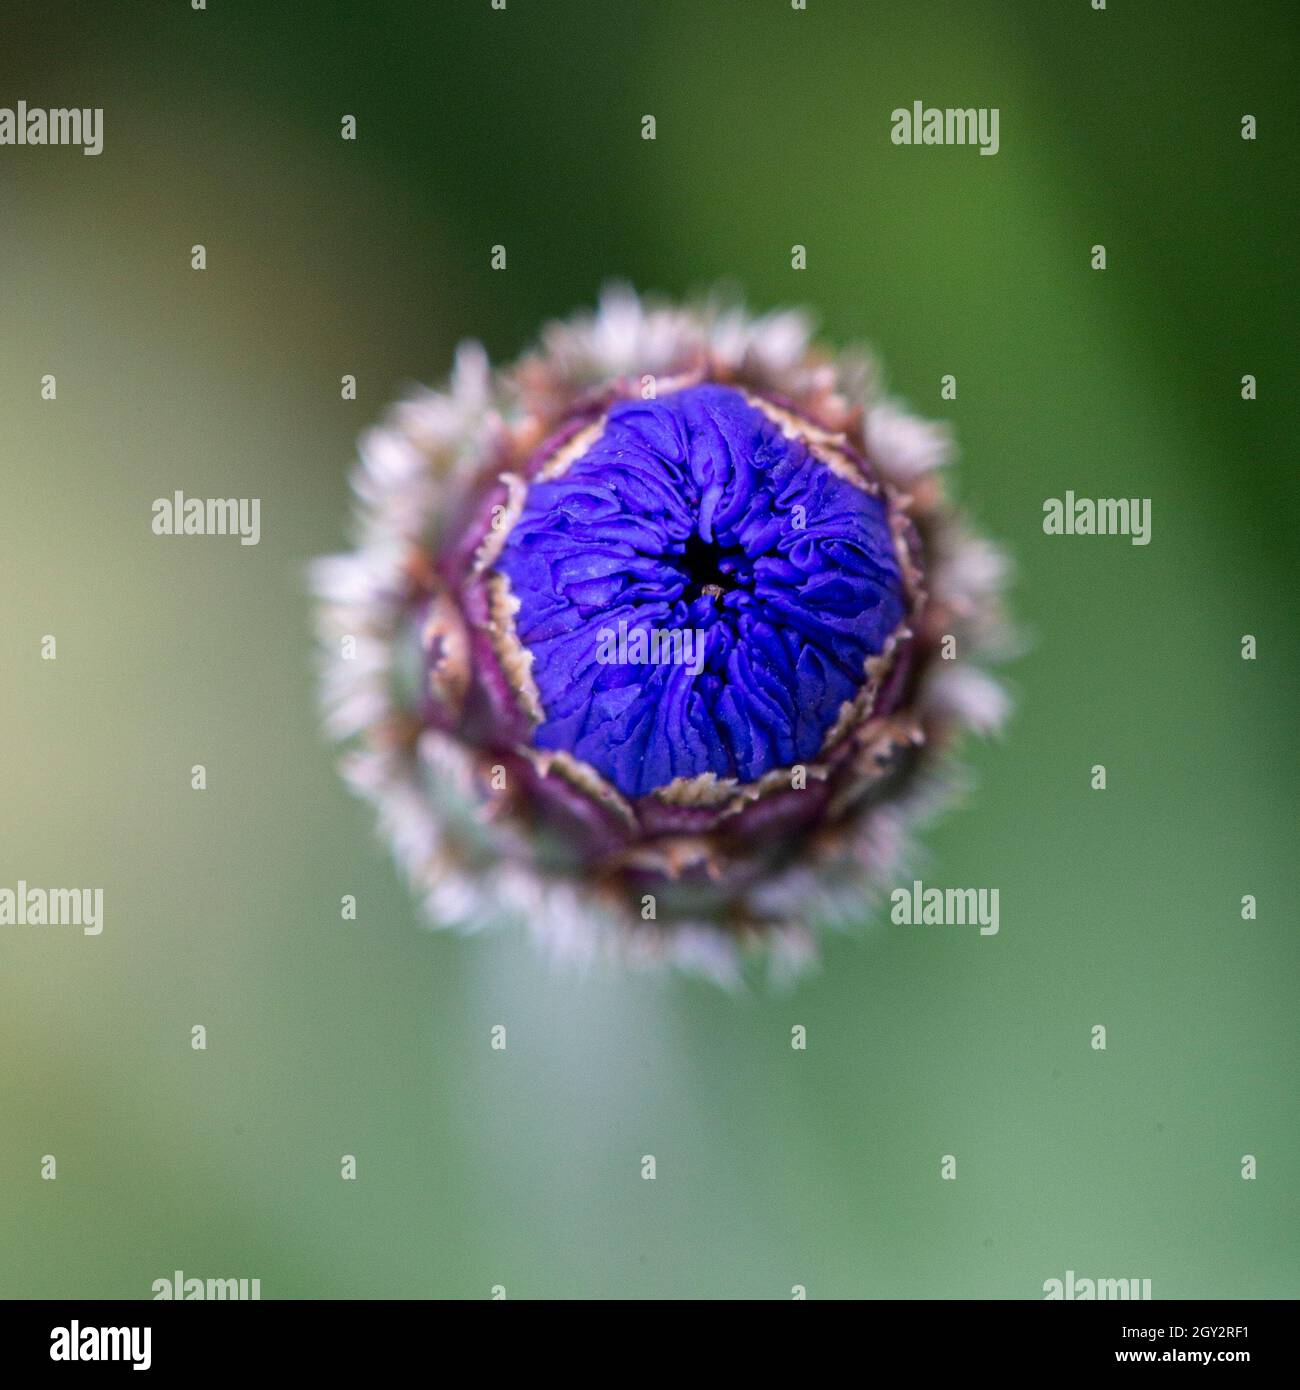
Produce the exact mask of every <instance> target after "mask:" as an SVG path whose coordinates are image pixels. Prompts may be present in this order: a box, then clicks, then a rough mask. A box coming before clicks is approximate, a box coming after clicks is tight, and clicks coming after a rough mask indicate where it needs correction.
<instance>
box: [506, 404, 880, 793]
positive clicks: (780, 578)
mask: <svg viewBox="0 0 1300 1390" xmlns="http://www.w3.org/2000/svg"><path fill="white" fill-rule="evenodd" d="M497 568H498V569H499V570H500V571H501V572H502V573H504V574H505V575H506V576H507V577H508V579H509V581H510V586H511V590H512V592H513V593H514V595H515V596H516V598H517V599H518V600H519V609H518V612H517V614H516V617H515V625H516V634H517V636H518V638H519V640H520V641H521V642H522V643H523V644H524V645H525V646H526V647H527V648H528V649H529V650H530V651H531V652H532V655H533V667H532V672H533V678H534V680H535V681H536V684H537V688H538V691H539V693H540V696H541V702H542V707H543V710H544V712H545V720H544V722H543V723H542V724H541V725H540V726H539V727H538V728H537V730H536V733H535V742H536V745H537V746H538V747H539V748H549V749H563V750H566V751H568V752H569V753H572V754H573V755H574V756H575V757H577V758H581V759H583V760H585V761H586V762H588V763H590V764H591V765H592V766H593V767H595V768H596V769H597V770H598V771H599V772H600V773H601V774H602V775H603V776H604V777H605V778H606V779H607V780H608V781H610V782H612V783H613V784H614V786H616V787H617V788H618V789H619V790H620V791H622V792H623V793H624V794H625V795H628V796H640V795H644V794H645V793H647V792H650V791H653V790H654V789H655V788H657V787H662V786H665V785H666V784H667V783H669V782H671V781H672V780H673V779H674V778H677V777H694V776H697V775H698V774H700V773H705V772H713V773H716V774H717V775H718V776H719V777H736V778H739V779H740V780H741V781H745V782H748V781H752V780H754V779H755V778H757V777H760V776H762V774H763V773H765V772H767V771H768V770H769V769H771V768H774V767H781V766H786V765H789V764H791V763H796V762H803V761H806V760H808V759H810V758H812V757H814V756H815V755H816V753H817V752H818V750H819V748H820V747H821V744H822V741H823V739H824V737H825V735H826V733H827V731H828V730H829V728H830V727H831V725H832V724H833V723H834V721H835V719H836V716H837V715H838V713H839V710H840V706H841V705H842V704H843V702H844V701H845V700H850V699H852V698H853V696H854V695H855V694H856V693H857V691H858V689H859V688H860V687H861V685H862V683H863V680H864V671H863V663H864V661H865V660H866V658H867V657H868V656H871V655H874V654H876V653H878V652H879V651H880V650H881V649H882V647H883V646H884V644H885V641H886V640H887V638H888V636H889V634H890V633H891V632H892V631H893V630H894V629H895V628H896V627H897V626H898V623H899V622H900V620H901V619H902V617H903V614H904V612H905V608H906V598H905V594H904V588H903V580H902V576H901V575H900V573H899V567H898V563H897V560H896V558H895V554H894V547H893V543H892V539H891V535H890V529H889V521H888V517H887V514H886V509H885V504H884V502H883V501H882V500H881V499H880V498H878V497H874V496H871V495H870V494H868V493H867V492H865V491H863V490H862V489H861V488H859V487H855V486H854V485H853V484H852V483H851V482H848V481H846V480H845V479H843V478H841V477H839V476H838V475H837V474H836V473H834V472H833V471H832V470H831V469H830V468H828V467H827V466H826V464H825V463H823V462H822V461H821V460H819V459H817V458H816V457H815V456H814V455H813V454H811V453H810V452H809V451H808V449H807V448H806V447H805V446H804V444H803V443H802V442H801V441H800V440H798V439H789V438H787V437H786V436H785V435H784V434H783V433H782V431H781V430H780V429H779V428H778V427H777V426H776V425H775V424H774V423H773V422H772V421H771V420H769V419H768V417H767V416H766V415H765V414H764V413H763V412H762V411H760V410H758V409H756V408H755V407H754V406H752V405H751V404H750V403H749V402H748V401H747V400H746V399H745V398H744V396H743V395H741V393H740V392H739V391H736V390H734V389H732V388H731V387H726V386H717V385H700V386H692V387H689V388H686V389H684V390H681V391H677V392H674V393H673V394H671V395H665V396H663V397H661V398H660V399H658V400H654V401H625V402H623V403H621V404H618V405H616V406H614V407H613V408H612V409H611V410H610V412H609V415H608V419H607V422H606V427H605V429H604V431H603V433H602V434H601V436H600V438H599V439H598V440H597V441H596V442H595V443H594V444H593V445H592V446H591V447H590V448H589V449H588V450H587V452H586V453H585V454H583V455H582V456H581V457H580V458H579V459H578V460H577V461H576V462H574V463H573V464H572V465H571V466H570V467H569V469H568V471H567V472H565V473H564V474H563V476H562V477H559V478H556V479H553V480H550V481H538V482H535V483H534V484H533V485H532V486H531V487H530V489H529V491H528V495H527V498H526V500H525V504H524V508H523V512H522V514H521V515H520V517H519V520H518V521H517V522H516V524H515V525H514V527H513V528H512V530H511V532H510V535H509V536H508V538H507V541H506V544H505V547H504V549H503V551H502V554H501V556H500V558H499V560H498V561H497ZM638 629H640V630H641V631H642V632H643V633H645V634H646V636H645V637H643V638H642V639H640V641H641V642H642V643H645V644H646V645H647V646H649V641H648V639H649V635H650V634H651V633H652V632H655V631H657V632H658V633H660V634H670V633H672V632H673V631H677V632H679V633H683V634H686V633H689V634H690V636H689V638H687V639H686V644H685V645H684V644H683V640H682V638H680V637H679V638H678V639H676V641H675V642H674V643H673V644H672V645H671V646H670V645H669V641H668V639H667V638H660V639H657V642H656V649H657V650H658V653H659V656H660V658H661V660H660V661H659V662H658V663H654V662H651V661H650V660H646V659H643V660H642V661H641V662H639V663H637V664H633V663H632V662H629V661H628V660H627V659H626V658H627V657H628V656H629V655H630V656H635V655H636V654H637V647H638V643H637V641H636V640H629V637H630V634H632V633H634V632H636V631H637V630H638ZM697 634H698V637H697ZM697 640H698V641H699V642H700V643H701V644H702V645H701V647H700V648H699V651H698V654H697V652H696V648H695V643H696V641H697ZM652 650H654V649H652ZM667 652H672V653H673V654H675V655H681V654H685V657H686V660H684V661H680V662H678V663H676V664H675V663H674V662H672V661H664V660H663V659H662V658H663V657H664V655H665V653H667ZM611 653H613V657H612V659H611Z"/></svg>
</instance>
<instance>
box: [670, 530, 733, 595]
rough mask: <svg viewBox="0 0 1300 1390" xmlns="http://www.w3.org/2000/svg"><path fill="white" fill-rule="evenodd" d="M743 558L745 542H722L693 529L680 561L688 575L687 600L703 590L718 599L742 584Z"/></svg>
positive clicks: (683, 571) (682, 568)
mask: <svg viewBox="0 0 1300 1390" xmlns="http://www.w3.org/2000/svg"><path fill="white" fill-rule="evenodd" d="M744 559H745V550H744V547H743V546H739V545H736V546H729V547H728V546H721V545H718V544H717V542H716V541H706V540H704V539H703V538H702V537H701V536H700V534H699V532H698V531H692V532H691V534H690V535H689V536H688V537H687V539H686V549H685V551H684V552H683V554H682V558H681V561H680V568H681V571H682V573H683V574H685V576H686V591H685V593H684V594H683V595H682V597H683V598H684V599H685V600H686V602H687V603H693V602H694V601H695V600H696V599H697V598H699V596H700V595H701V594H710V595H711V596H712V597H713V598H715V599H717V598H721V597H722V595H723V594H727V593H730V592H731V590H732V589H737V588H739V587H740V585H741V577H740V575H739V574H738V570H739V568H740V566H741V565H742V564H743V562H744Z"/></svg>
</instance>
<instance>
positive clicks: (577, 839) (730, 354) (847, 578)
mask: <svg viewBox="0 0 1300 1390" xmlns="http://www.w3.org/2000/svg"><path fill="white" fill-rule="evenodd" d="M949 453H950V441H949V437H948V434H947V431H946V429H945V428H944V427H943V426H941V425H938V424H934V423H930V422H926V421H923V420H920V419H917V418H915V417H913V416H911V415H910V414H908V413H907V412H906V411H905V410H904V409H903V408H902V407H901V406H900V405H899V404H897V403H896V402H894V401H892V400H890V399H889V398H888V397H887V396H885V395H884V394H883V393H882V392H881V390H880V387H879V384H878V379H877V374H876V372H875V370H874V368H873V366H872V364H871V360H870V359H869V358H868V357H867V356H866V355H865V354H863V353H861V352H848V353H841V354H831V353H828V352H826V351H824V350H823V349H821V348H819V347H818V346H816V345H815V344H814V343H813V341H812V336H811V326H810V323H809V321H808V319H807V317H806V316H805V315H803V314H802V313H800V312H797V311H786V312H781V313H775V314H770V315H766V316H762V317H755V316H752V315H750V314H749V313H747V312H746V311H745V310H743V309H742V308H740V307H738V306H737V305H736V304H734V303H733V302H731V301H729V300H726V299H723V298H714V299H711V300H706V301H703V302H700V303H697V304H693V305H689V306H684V307H677V306H673V305H668V304H660V303H656V302H653V301H648V300H647V301H643V300H642V299H640V298H639V297H638V296H637V295H636V294H635V293H633V292H632V291H631V290H629V289H626V288H624V287H617V286H616V287H613V288H610V289H609V290H607V291H606V292H605V294H604V295H603V296H602V298H601V301H600V304H599V306H598V309H597V310H596V312H595V313H594V314H579V315H577V316H575V317H574V318H572V319H570V320H568V321H566V322H561V323H554V324H552V325H550V326H549V327H548V328H547V329H546V330H545V331H544V332H543V335H542V339H541V343H540V346H539V347H538V348H537V349H535V350H533V351H531V352H528V353H526V354H525V355H524V356H523V357H522V358H521V359H520V360H519V361H517V362H516V363H514V364H513V365H511V366H508V367H505V368H502V369H499V370H494V369H492V368H491V367H490V366H489V363H488V361H487V357H486V355H485V353H484V352H483V350H482V348H480V347H479V346H478V345H477V344H472V343H471V344H465V345H462V346H461V348H460V349H459V351H458V353H457V357H456V362H455V366H454V370H453V372H452V374H451V378H450V381H449V383H448V385H447V386H446V387H445V388H444V389H442V390H430V391H421V392H419V393H417V394H414V395H412V396H410V397H408V398H407V399H405V400H403V401H402V402H401V403H399V404H398V405H397V406H396V407H394V408H393V410H392V411H391V413H390V416H389V418H388V419H387V421H386V422H385V423H384V424H383V425H382V426H380V427H379V428H376V429H374V430H372V431H371V432H370V433H369V434H368V435H367V436H366V437H365V438H364V439H363V441H362V447H361V463H360V466H359V468H358V470H357V473H356V476H355V479H354V486H355V492H356V497H357V517H356V530H357V534H356V548H355V550H353V551H352V552H351V553H348V554H345V555H340V556H334V557H330V558H327V559H325V560H322V561H320V562H318V564H317V565H316V567H315V569H314V572H313V579H314V585H315V589H316V592H317V594H318V596H319V598H320V600H321V608H320V637H321V643H322V654H323V667H324V696H325V703H326V710H327V722H328V729H329V732H330V733H331V734H332V735H333V736H334V737H336V738H338V739H340V740H343V741H345V742H346V743H347V745H348V751H347V753H346V755H345V759H344V764H343V766H344V771H345V775H346V777H347V779H348V781H349V783H350V784H351V785H352V787H353V788H354V789H355V790H356V791H358V792H359V793H361V794H362V795H363V796H365V797H366V798H367V799H368V800H370V801H371V802H373V803H374V805H375V807H376V809H377V812H378V815H379V819H380V823H381V827H382V830H383V832H384V834H385V836H386V837H387V838H388V839H389V840H390V841H391V842H392V845H393V848H394V850H395V853H396V855H397V857H398V859H399V861H400V862H401V864H402V866H403V867H404V869H405V871H406V873H407V874H408V876H409V877H410V879H411V882H412V885H413V887H414V888H415V890H416V891H417V892H418V894H419V895H420V897H421V899H422V900H423V904H424V907H425V911H426V914H427V916H428V918H429V919H430V921H431V922H432V923H433V924H434V925H439V926H458V927H460V928H462V929H466V930H472V929H476V928H478V927H481V926H484V925H487V924H489V923H493V922H496V921H516V922H520V923H522V924H524V925H525V926H526V927H527V928H528V929H529V930H530V931H531V932H532V934H533V935H534V936H535V937H536V938H537V939H538V941H539V943H540V944H541V945H542V946H543V947H544V948H546V949H547V951H548V952H551V953H554V954H557V955H560V956H563V957H566V958H577V959H590V958H593V957H597V956H602V955H612V956H615V957H617V958H619V959H621V960H625V961H629V962H637V963H654V962H666V963H669V964H672V965H675V966H678V967H681V968H684V969H686V970H689V971H692V972H695V973H700V974H704V975H707V976H709V977H711V978H713V979H715V980H717V981H718V982H719V983H722V984H732V983H735V982H736V981H738V980H739V979H741V978H742V976H743V974H744V972H745V969H746V968H747V963H748V962H752V961H758V962H760V963H761V964H762V965H763V966H765V968H766V969H767V971H768V972H769V974H770V975H772V976H773V977H776V978H788V977H790V976H791V975H793V974H796V973H797V972H798V971H799V970H800V969H801V968H802V967H804V966H805V965H807V964H808V963H809V962H810V961H811V960H813V959H814V958H815V955H816V936H817V933H818V931H819V930H820V929H821V928H823V927H825V926H849V925H853V924H855V923H857V922H859V921H860V920H861V919H862V918H863V916H864V914H865V913H866V912H867V910H868V909H869V908H870V906H871V903H872V900H873V897H874V895H875V894H876V893H877V892H878V891H879V889H880V888H881V887H882V886H884V884H886V883H887V882H888V880H889V878H890V876H891V875H892V874H894V873H896V872H897V871H898V870H899V868H900V866H901V865H902V864H903V863H904V862H905V857H906V853H907V848H908V827H909V823H910V822H911V821H912V820H914V819H915V818H916V817H917V816H918V814H920V813H922V812H924V811H925V810H926V809H928V808H929V807H930V806H932V805H933V804H934V802H935V801H936V799H938V798H939V797H941V795H942V794H943V792H944V791H945V789H946V788H948V787H949V786H950V785H951V783H952V782H953V770H952V759H951V752H952V749H953V745H954V741H955V740H956V738H957V737H958V736H959V735H960V734H961V733H962V732H963V730H966V729H970V730H975V731H977V732H981V733H987V732H990V731H992V730H994V729H996V728H997V727H998V726H999V725H1000V723H1001V722H1002V719H1003V717H1004V715H1005V713H1006V708H1007V701H1006V698H1005V695H1004V693H1003V691H1002V689H1001V687H1000V686H999V685H998V684H997V683H996V682H995V681H994V680H993V679H992V677H991V676H990V675H989V674H988V672H987V670H986V663H987V662H988V661H989V660H992V659H995V658H996V657H997V656H998V655H1000V654H1001V653H1002V652H1003V651H1004V649H1005V646H1006V630H1005V622H1004V619H1003V615H1002V611H1001V604H1000V595H1001V590H1002V587H1003V583H1004V577H1005V564H1004V561H1003V559H1002V557H1001V555H1000V553H999V552H998V551H997V550H996V549H995V548H994V547H993V546H991V545H990V544H989V543H988V542H986V541H984V540H983V539H981V538H980V537H978V536H976V535H974V534H972V533H971V532H970V530H969V529H968V527H967V526H966V525H965V523H964V522H963V520H962V518H961V517H960V515H959V514H958V513H957V511H956V510H955V509H954V507H953V506H952V505H951V503H950V502H949V501H948V499H947V495H946V492H945V488H944V485H943V482H942V479H941V476H940V472H939V470H940V469H941V467H942V465H944V464H945V463H946V462H947V460H948V457H949Z"/></svg>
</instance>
